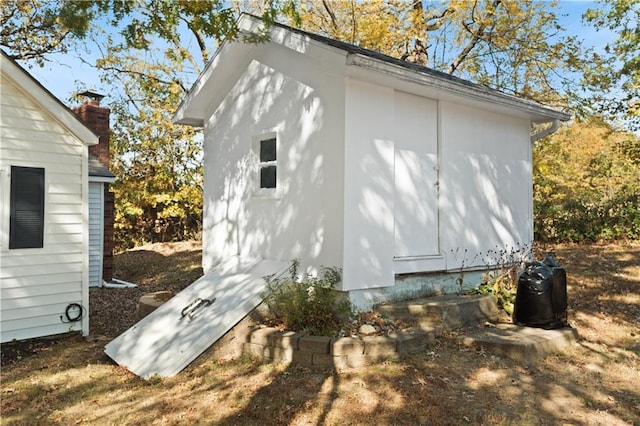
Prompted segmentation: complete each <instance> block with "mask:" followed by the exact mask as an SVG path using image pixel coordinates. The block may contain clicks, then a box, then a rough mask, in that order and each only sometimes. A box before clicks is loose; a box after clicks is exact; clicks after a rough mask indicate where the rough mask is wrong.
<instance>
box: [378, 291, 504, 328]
mask: <svg viewBox="0 0 640 426" xmlns="http://www.w3.org/2000/svg"><path fill="white" fill-rule="evenodd" d="M374 309H375V310H376V311H378V312H380V313H381V314H383V315H386V316H388V317H391V318H396V319H402V320H405V321H413V322H414V323H417V324H418V325H419V326H420V327H421V328H425V329H426V328H436V329H438V328H443V329H446V330H455V329H457V328H460V327H464V326H466V325H469V324H477V323H481V322H485V321H495V320H497V319H498V317H499V315H500V313H499V310H498V307H497V305H496V301H495V299H494V298H493V297H492V296H488V295H444V296H434V297H426V298H422V299H414V300H406V301H401V302H393V303H385V304H381V305H377V306H376V307H375V308H374Z"/></svg>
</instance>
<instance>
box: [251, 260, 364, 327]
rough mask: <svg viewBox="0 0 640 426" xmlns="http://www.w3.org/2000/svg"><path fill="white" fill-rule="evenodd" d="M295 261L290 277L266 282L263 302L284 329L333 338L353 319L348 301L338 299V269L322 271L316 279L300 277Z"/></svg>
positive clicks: (298, 264) (297, 263)
mask: <svg viewBox="0 0 640 426" xmlns="http://www.w3.org/2000/svg"><path fill="white" fill-rule="evenodd" d="M299 266H300V263H299V261H298V260H297V259H295V260H294V261H293V262H292V263H291V266H290V267H289V275H288V276H286V277H282V278H269V279H267V291H266V292H265V293H263V295H262V300H263V302H264V303H265V304H266V305H267V307H268V308H269V311H270V313H271V315H272V316H273V319H274V320H276V321H278V322H281V323H282V324H283V325H284V326H285V327H286V328H287V329H289V330H295V331H300V332H304V333H308V334H313V335H321V336H336V335H337V334H338V333H339V331H340V330H341V329H342V328H343V325H344V324H345V323H346V322H347V321H349V320H350V319H351V318H352V317H353V309H352V306H351V303H350V302H349V301H348V300H345V299H340V298H339V294H338V292H337V291H336V285H337V284H338V283H339V282H340V280H341V279H342V277H341V274H340V270H339V269H338V268H324V269H323V270H322V271H321V273H320V274H319V275H318V276H313V275H309V274H305V275H304V276H303V277H300V276H299V274H298V268H299Z"/></svg>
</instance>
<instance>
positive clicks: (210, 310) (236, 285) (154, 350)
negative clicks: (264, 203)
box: [104, 258, 289, 379]
mask: <svg viewBox="0 0 640 426" xmlns="http://www.w3.org/2000/svg"><path fill="white" fill-rule="evenodd" d="M288 267H289V264H288V263H286V262H277V261H269V260H241V259H239V258H233V259H230V260H229V261H228V262H226V263H225V264H222V265H219V266H218V267H217V268H215V269H214V270H213V271H212V272H209V273H207V274H205V275H204V276H202V277H200V279H198V280H197V281H195V282H194V283H193V284H191V285H190V286H189V287H187V288H186V289H184V290H183V291H181V292H180V293H178V294H177V295H175V296H174V297H173V298H172V299H170V300H169V301H168V302H166V303H164V304H163V305H161V306H160V307H159V308H158V309H156V310H155V311H153V312H152V313H151V314H149V315H148V316H146V317H145V318H143V319H142V320H141V321H140V322H138V323H137V324H135V325H134V326H133V327H131V328H130V329H129V330H127V331H125V332H124V333H122V334H121V335H120V336H118V337H117V338H115V339H114V340H113V341H111V342H110V343H109V344H108V345H107V346H105V350H104V351H105V353H106V354H107V355H109V357H111V358H112V359H113V360H114V361H116V362H117V363H118V364H120V365H121V366H123V367H126V368H127V369H129V371H131V372H133V373H135V374H137V375H138V376H140V377H143V378H145V379H148V378H149V377H152V376H155V375H157V376H160V377H171V376H174V375H176V374H178V373H179V372H180V371H181V370H182V369H183V368H185V367H186V366H187V365H189V363H190V362H191V361H193V360H194V359H195V358H197V357H198V355H200V354H201V353H202V352H204V351H205V350H206V349H207V348H209V347H210V346H211V345H212V344H214V343H215V342H216V341H217V340H218V339H219V338H221V337H222V336H223V335H224V334H225V333H226V332H227V331H229V330H230V329H231V328H232V327H233V326H234V325H236V324H237V323H238V322H239V321H240V320H242V318H244V317H245V316H246V315H247V314H248V313H249V312H251V311H252V310H253V309H254V308H255V307H256V306H258V305H259V304H260V302H261V300H262V299H261V293H262V292H263V291H264V290H265V289H266V282H265V280H264V277H265V276H268V275H273V274H276V275H279V274H281V273H283V272H286V270H287V269H288Z"/></svg>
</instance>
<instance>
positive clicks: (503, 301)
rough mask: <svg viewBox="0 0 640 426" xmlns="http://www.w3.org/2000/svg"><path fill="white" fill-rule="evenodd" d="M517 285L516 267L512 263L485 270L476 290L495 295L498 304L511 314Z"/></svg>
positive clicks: (480, 292)
mask: <svg viewBox="0 0 640 426" xmlns="http://www.w3.org/2000/svg"><path fill="white" fill-rule="evenodd" d="M517 286H518V268H517V266H515V265H514V266H510V267H509V268H507V269H501V270H499V271H493V272H486V273H485V275H484V279H483V281H482V283H481V284H480V285H479V286H478V289H477V292H478V293H479V294H490V295H492V296H493V297H495V299H496V302H497V303H498V306H499V307H500V308H502V309H503V310H504V311H505V312H506V313H507V314H509V316H511V315H513V309H514V307H515V303H516V291H517V288H518V287H517Z"/></svg>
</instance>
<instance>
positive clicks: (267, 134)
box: [252, 129, 282, 198]
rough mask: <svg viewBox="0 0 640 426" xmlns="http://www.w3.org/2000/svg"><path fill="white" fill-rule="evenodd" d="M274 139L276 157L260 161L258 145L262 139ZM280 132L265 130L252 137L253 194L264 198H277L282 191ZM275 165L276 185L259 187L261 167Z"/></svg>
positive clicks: (259, 145)
mask: <svg viewBox="0 0 640 426" xmlns="http://www.w3.org/2000/svg"><path fill="white" fill-rule="evenodd" d="M270 139H275V142H276V159H275V160H273V161H265V162H262V161H260V147H261V144H262V142H263V141H267V140H270ZM280 140H281V139H280V134H279V132H278V130H277V129H269V130H265V131H264V132H262V133H259V134H257V135H255V136H254V137H253V141H252V150H253V155H254V156H255V179H254V189H255V190H254V196H256V197H264V198H279V197H280V195H281V191H282V179H281V177H280V173H281V170H280V169H281V161H280ZM269 166H275V168H276V186H275V188H261V187H260V181H261V178H260V174H261V171H262V169H263V167H269Z"/></svg>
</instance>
